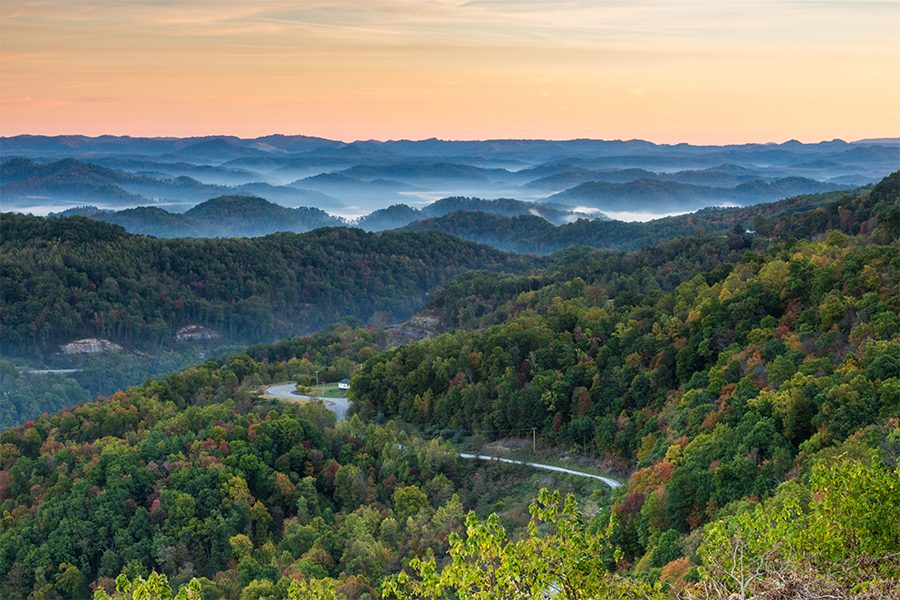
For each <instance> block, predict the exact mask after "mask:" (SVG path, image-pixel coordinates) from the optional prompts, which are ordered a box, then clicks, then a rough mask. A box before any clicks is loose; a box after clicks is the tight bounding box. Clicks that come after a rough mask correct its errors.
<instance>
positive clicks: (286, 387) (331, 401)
mask: <svg viewBox="0 0 900 600" xmlns="http://www.w3.org/2000/svg"><path fill="white" fill-rule="evenodd" d="M266 394H268V395H269V396H272V397H273V398H278V399H280V400H287V401H288V402H322V403H323V404H324V405H325V408H327V409H328V410H330V411H331V412H333V413H334V416H336V417H337V420H338V421H340V420H342V419H345V418H346V417H347V411H348V410H349V409H350V401H349V400H347V399H346V398H317V397H315V396H304V395H303V394H298V393H297V384H295V383H280V384H278V385H273V386H269V387H268V388H266ZM456 455H457V456H459V457H460V458H467V459H474V460H493V461H496V462H502V463H509V464H512V465H524V466H526V467H532V468H535V469H544V470H546V471H555V472H557V473H566V474H568V475H575V476H576V477H588V478H590V479H596V480H598V481H602V482H603V483H605V484H606V485H608V486H609V487H611V488H613V489H615V488H617V487H621V485H622V482H620V481H616V480H615V479H611V478H609V477H603V476H602V475H594V474H593V473H585V472H584V471H575V470H574V469H566V468H565V467H556V466H554V465H545V464H543V463H533V462H526V461H524V460H513V459H511V458H500V457H499V456H487V455H485V454H468V453H466V452H457V453H456Z"/></svg>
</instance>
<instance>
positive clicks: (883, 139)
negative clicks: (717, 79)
mask: <svg viewBox="0 0 900 600" xmlns="http://www.w3.org/2000/svg"><path fill="white" fill-rule="evenodd" d="M17 137H46V138H67V137H81V138H88V139H100V138H131V139H150V140H190V139H208V138H234V139H239V140H242V141H251V140H258V139H263V138H269V137H286V138H292V137H300V138H313V139H315V138H317V139H324V140H328V141H334V142H341V143H343V144H356V143H396V142H413V143H417V142H448V143H473V142H481V143H486V142H621V143H629V142H645V143H649V144H653V145H655V146H685V145H687V146H696V147H702V146H710V147H723V146H781V145H784V144H789V143H791V142H796V143H800V144H804V145H816V144H827V143H845V144H861V143H898V142H900V135H897V136H892V135H882V136H872V137H865V138H858V139H844V138H841V137H832V138H827V137H825V138H815V139H799V138H796V137H792V138H788V139H785V140H783V141H775V140H769V141H754V140H747V141H726V142H722V143H696V142H688V141H677V142H662V141H657V140H654V139H649V138H637V137H635V138H621V137H620V138H600V137H567V138H553V137H487V138H445V137H440V136H436V135H432V136H428V137H382V138H363V137H359V138H338V137H328V136H322V135H312V134H307V133H281V132H273V133H262V134H259V135H247V136H244V135H238V134H234V133H204V134H196V135H165V134H157V135H152V134H151V135H135V134H128V133H122V134H118V133H96V134H88V133H28V132H26V133H16V134H5V133H0V139H12V138H17Z"/></svg>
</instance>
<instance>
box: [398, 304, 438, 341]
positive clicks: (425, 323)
mask: <svg viewBox="0 0 900 600" xmlns="http://www.w3.org/2000/svg"><path fill="white" fill-rule="evenodd" d="M443 326H444V323H443V320H442V319H441V315H440V313H439V312H437V311H432V310H423V311H420V312H418V313H416V314H415V315H413V316H412V317H410V319H409V320H408V321H406V322H404V323H400V324H399V325H395V326H393V327H390V328H388V330H387V332H388V340H389V344H390V346H391V347H394V346H399V345H400V344H407V343H409V342H415V341H418V340H422V339H425V338H432V337H434V336H436V335H438V334H439V333H441V332H442V331H443Z"/></svg>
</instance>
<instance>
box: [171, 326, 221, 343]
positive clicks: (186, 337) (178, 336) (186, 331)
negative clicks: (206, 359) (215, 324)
mask: <svg viewBox="0 0 900 600" xmlns="http://www.w3.org/2000/svg"><path fill="white" fill-rule="evenodd" d="M219 337H220V336H219V334H218V333H216V332H215V331H213V330H212V329H210V328H209V327H204V326H202V325H185V326H184V327H182V328H181V329H179V330H178V331H176V332H175V341H176V342H197V341H203V340H215V339H218V338H219Z"/></svg>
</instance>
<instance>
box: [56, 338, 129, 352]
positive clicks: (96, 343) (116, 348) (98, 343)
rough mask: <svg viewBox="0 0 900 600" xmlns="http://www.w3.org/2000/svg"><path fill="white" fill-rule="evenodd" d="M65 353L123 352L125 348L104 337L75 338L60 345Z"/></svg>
mask: <svg viewBox="0 0 900 600" xmlns="http://www.w3.org/2000/svg"><path fill="white" fill-rule="evenodd" d="M59 349H60V350H61V351H62V353H63V354H106V353H108V352H121V351H122V350H124V348H123V347H122V346H120V345H118V344H116V343H114V342H111V341H109V340H104V339H103V338H85V339H83V340H75V341H74V342H69V343H68V344H63V345H62V346H60V347H59Z"/></svg>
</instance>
